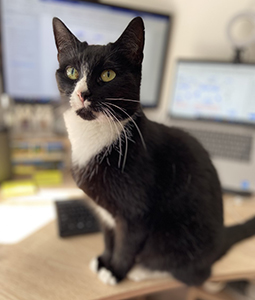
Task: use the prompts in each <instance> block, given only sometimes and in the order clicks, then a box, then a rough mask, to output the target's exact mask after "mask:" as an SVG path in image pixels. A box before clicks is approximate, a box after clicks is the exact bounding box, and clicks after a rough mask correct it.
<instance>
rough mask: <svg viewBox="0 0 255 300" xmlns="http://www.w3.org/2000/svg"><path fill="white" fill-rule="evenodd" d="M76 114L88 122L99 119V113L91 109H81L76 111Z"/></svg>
mask: <svg viewBox="0 0 255 300" xmlns="http://www.w3.org/2000/svg"><path fill="white" fill-rule="evenodd" d="M76 114H77V115H78V116H79V117H81V118H82V119H84V120H86V121H91V120H95V119H96V118H97V114H98V113H97V112H96V111H95V110H92V109H91V108H85V107H83V108H80V109H78V110H76Z"/></svg>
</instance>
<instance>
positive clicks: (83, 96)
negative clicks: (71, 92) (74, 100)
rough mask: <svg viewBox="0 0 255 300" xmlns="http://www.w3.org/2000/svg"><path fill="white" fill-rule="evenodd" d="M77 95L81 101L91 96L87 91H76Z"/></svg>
mask: <svg viewBox="0 0 255 300" xmlns="http://www.w3.org/2000/svg"><path fill="white" fill-rule="evenodd" d="M77 96H78V97H79V99H80V100H81V102H82V103H83V102H84V101H85V100H86V99H87V98H88V97H90V96H91V93H90V92H89V91H86V92H82V93H81V92H77Z"/></svg>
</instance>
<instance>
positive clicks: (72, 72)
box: [66, 67, 79, 80]
mask: <svg viewBox="0 0 255 300" xmlns="http://www.w3.org/2000/svg"><path fill="white" fill-rule="evenodd" d="M66 75H67V77H68V78H70V79H72V80H76V79H78V78H79V72H78V71H77V70H76V69H75V68H74V67H67V68H66Z"/></svg>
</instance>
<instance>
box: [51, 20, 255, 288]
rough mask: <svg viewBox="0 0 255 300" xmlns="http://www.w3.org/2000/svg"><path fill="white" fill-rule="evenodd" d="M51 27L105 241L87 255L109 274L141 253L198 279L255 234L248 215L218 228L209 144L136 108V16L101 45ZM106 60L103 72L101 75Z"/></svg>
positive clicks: (87, 188) (143, 259)
mask: <svg viewBox="0 0 255 300" xmlns="http://www.w3.org/2000/svg"><path fill="white" fill-rule="evenodd" d="M54 31H55V37H56V44H57V47H58V51H59V62H60V69H59V70H58V71H57V79H58V85H59V89H60V91H61V93H62V94H64V95H67V96H70V99H71V100H70V102H71V106H72V108H71V109H70V110H68V111H67V112H66V113H65V116H64V117H65V122H66V126H67V130H68V134H69V138H70V141H71V145H72V161H73V177H74V179H75V181H76V183H77V185H78V187H79V188H81V189H82V190H83V191H84V192H85V193H86V194H87V195H88V196H89V197H90V198H91V199H92V201H93V206H94V207H95V210H96V211H97V212H98V214H99V215H100V217H101V219H102V224H103V232H104V237H105V251H104V253H103V254H102V255H101V256H100V257H99V258H98V259H97V260H96V264H95V265H94V267H95V268H96V271H98V272H99V277H101V279H102V280H103V281H105V282H107V283H109V284H115V283H116V282H118V281H120V280H122V279H123V278H125V276H126V275H127V273H128V272H129V271H130V269H131V268H132V267H133V266H134V265H135V264H136V263H139V264H140V265H142V266H145V267H146V268H149V269H151V270H157V271H166V272H169V273H171V274H172V275H173V276H175V277H176V278H177V279H179V280H181V281H183V282H185V283H187V284H190V285H199V284H201V283H202V282H204V281H205V280H206V279H207V278H208V277H209V276H210V270H211V265H212V264H213V262H214V261H215V260H217V259H218V258H220V257H221V256H222V255H223V254H224V253H225V252H226V251H227V250H228V249H229V248H230V247H231V246H232V244H234V243H235V242H238V241H239V240H241V239H243V238H246V237H249V236H251V235H253V234H255V219H252V220H250V221H248V222H247V223H246V224H245V225H238V226H236V227H230V228H225V227H224V226H223V209H222V195H221V187H220V183H219V180H218V176H217V173H216V171H215V169H214V167H213V165H212V163H211V160H210V157H209V155H208V153H207V152H206V151H205V150H204V148H203V147H202V146H201V145H200V144H199V143H198V142H197V140H195V139H194V138H193V137H191V136H190V135H189V134H187V133H185V132H183V131H182V130H179V129H177V128H169V127H166V126H164V125H160V124H157V123H155V122H152V121H150V120H148V119H147V118H146V117H145V115H144V113H143V112H142V109H141V107H140V103H139V101H138V100H139V88H140V80H141V62H142V50H143V43H144V40H143V23H142V20H141V19H140V18H136V19H134V20H133V21H132V22H131V23H130V25H129V26H128V28H127V29H126V30H125V32H124V33H123V35H122V36H121V37H120V38H119V40H118V41H117V42H116V43H114V44H108V45H107V46H88V45H87V43H80V42H79V41H77V40H76V39H75V37H74V36H73V35H72V34H71V33H70V32H69V31H68V30H67V29H66V28H65V26H64V25H63V24H62V23H61V22H60V21H59V20H58V19H55V20H54ZM68 66H75V68H77V69H78V70H79V71H80V72H79V73H80V74H82V75H81V76H79V77H77V78H76V81H72V80H73V79H71V81H70V78H65V77H64V76H66V73H65V72H66V69H67V68H68ZM104 70H107V76H108V77H109V78H110V77H111V76H112V77H113V78H112V77H111V78H110V80H109V81H104V80H103V81H102V80H101V79H99V78H100V74H101V78H103V77H102V76H103V75H102V74H104ZM109 70H110V71H111V70H114V73H111V72H109ZM71 71H72V72H71ZM71 71H70V72H71V73H72V74H74V70H73V69H71ZM70 72H69V73H70ZM69 73H68V74H69ZM115 73H116V74H115ZM114 74H115V75H114ZM115 76H116V78H115ZM107 80H108V79H107Z"/></svg>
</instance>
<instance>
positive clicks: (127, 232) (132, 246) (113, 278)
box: [98, 221, 146, 285]
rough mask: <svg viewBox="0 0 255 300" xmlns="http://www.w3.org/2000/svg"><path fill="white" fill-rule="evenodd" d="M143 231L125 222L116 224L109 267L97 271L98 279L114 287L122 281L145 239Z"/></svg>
mask: <svg viewBox="0 0 255 300" xmlns="http://www.w3.org/2000/svg"><path fill="white" fill-rule="evenodd" d="M144 232H146V231H145V230H142V228H139V227H137V226H136V225H135V222H134V223H133V224H127V222H126V221H121V222H118V224H117V226H116V230H115V238H114V250H113V253H112V259H111V262H110V265H109V266H107V267H103V268H101V269H100V270H99V272H98V276H99V279H100V280H101V281H102V282H104V283H106V284H109V285H115V284H117V283H118V282H120V281H121V280H122V279H124V278H125V277H126V275H127V273H128V271H129V270H130V269H131V268H132V266H133V265H134V263H135V259H136V255H137V254H138V253H139V251H140V250H141V247H142V245H143V243H144V241H145V239H146V235H145V233H144Z"/></svg>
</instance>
